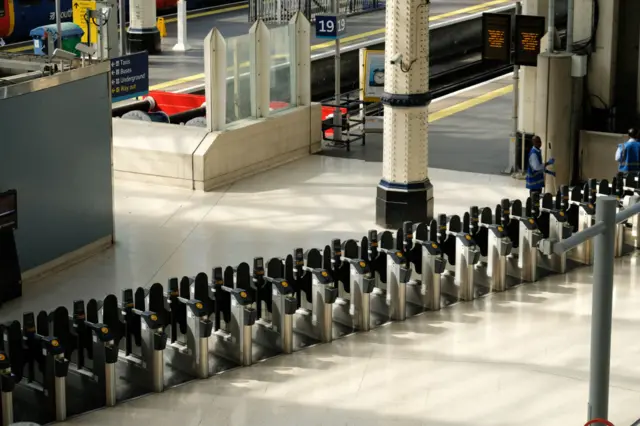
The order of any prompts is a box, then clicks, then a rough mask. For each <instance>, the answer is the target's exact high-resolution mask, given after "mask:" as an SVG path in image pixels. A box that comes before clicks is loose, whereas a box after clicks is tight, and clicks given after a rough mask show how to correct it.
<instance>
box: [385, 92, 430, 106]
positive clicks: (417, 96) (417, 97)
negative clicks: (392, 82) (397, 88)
mask: <svg viewBox="0 0 640 426" xmlns="http://www.w3.org/2000/svg"><path fill="white" fill-rule="evenodd" d="M380 102H382V104H383V105H389V106H394V107H404V108H416V107H425V106H427V105H429V104H430V103H431V92H425V93H412V94H409V95H397V94H394V93H387V92H384V93H383V94H382V96H380Z"/></svg>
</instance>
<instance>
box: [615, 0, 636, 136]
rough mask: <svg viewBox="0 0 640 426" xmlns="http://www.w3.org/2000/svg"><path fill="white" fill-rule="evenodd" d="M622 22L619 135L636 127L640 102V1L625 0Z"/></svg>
mask: <svg viewBox="0 0 640 426" xmlns="http://www.w3.org/2000/svg"><path fill="white" fill-rule="evenodd" d="M618 13H619V17H620V19H619V20H618V23H619V27H618V29H617V33H618V34H617V35H618V49H617V52H616V57H617V61H616V69H617V72H616V76H615V78H616V79H615V85H614V87H615V96H614V97H615V100H616V102H615V106H616V109H617V112H618V114H617V119H616V121H617V124H616V129H614V130H615V131H616V132H625V131H626V130H627V129H629V128H630V127H633V126H636V125H637V123H636V121H637V117H638V113H639V112H640V109H638V103H639V99H640V97H638V92H639V91H640V90H639V89H640V87H639V86H638V62H639V61H640V55H638V44H639V42H640V2H638V1H633V0H622V1H621V2H620V9H619V11H618Z"/></svg>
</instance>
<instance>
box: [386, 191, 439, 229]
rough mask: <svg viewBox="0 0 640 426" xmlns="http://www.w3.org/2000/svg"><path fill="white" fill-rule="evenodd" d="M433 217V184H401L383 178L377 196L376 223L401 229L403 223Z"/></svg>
mask: <svg viewBox="0 0 640 426" xmlns="http://www.w3.org/2000/svg"><path fill="white" fill-rule="evenodd" d="M431 219H433V185H431V182H430V181H429V179H427V180H425V181H424V182H416V183H410V184H399V183H393V182H387V181H385V180H381V181H380V183H379V184H378V193H377V197H376V224H378V225H379V226H381V227H383V228H388V229H399V228H401V227H402V223H403V222H406V221H411V222H414V223H416V222H426V221H428V220H431Z"/></svg>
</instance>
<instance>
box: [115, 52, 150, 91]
mask: <svg viewBox="0 0 640 426" xmlns="http://www.w3.org/2000/svg"><path fill="white" fill-rule="evenodd" d="M148 93H149V53H147V52H146V51H145V52H140V53H133V54H131V55H126V56H120V57H119V58H114V59H111V102H120V101H124V100H125V99H130V98H135V97H137V96H144V95H146V94H148Z"/></svg>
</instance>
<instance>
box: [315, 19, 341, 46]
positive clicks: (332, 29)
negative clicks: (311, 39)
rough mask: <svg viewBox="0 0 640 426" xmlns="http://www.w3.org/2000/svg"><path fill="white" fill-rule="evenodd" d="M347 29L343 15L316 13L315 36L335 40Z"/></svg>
mask: <svg viewBox="0 0 640 426" xmlns="http://www.w3.org/2000/svg"><path fill="white" fill-rule="evenodd" d="M346 31H347V18H346V17H345V16H344V15H316V37H317V38H329V39H332V40H335V39H337V38H340V37H342V36H343V35H344V33H345V32H346Z"/></svg>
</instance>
